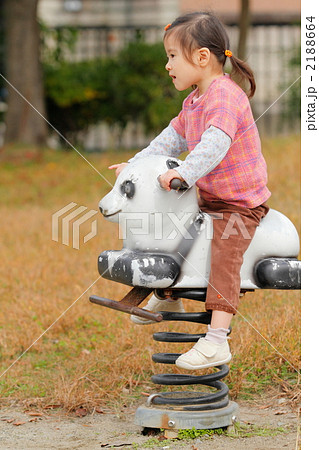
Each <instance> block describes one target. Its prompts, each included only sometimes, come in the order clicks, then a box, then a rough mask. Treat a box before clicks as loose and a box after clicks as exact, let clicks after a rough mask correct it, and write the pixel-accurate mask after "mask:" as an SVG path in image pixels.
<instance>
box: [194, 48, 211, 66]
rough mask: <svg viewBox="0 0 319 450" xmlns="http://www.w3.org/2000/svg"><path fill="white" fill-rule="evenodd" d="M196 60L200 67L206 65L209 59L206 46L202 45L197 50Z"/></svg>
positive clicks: (208, 51) (209, 55) (209, 54)
mask: <svg viewBox="0 0 319 450" xmlns="http://www.w3.org/2000/svg"><path fill="white" fill-rule="evenodd" d="M197 52H198V53H197V62H198V64H199V65H200V66H201V67H205V66H207V64H208V63H209V61H210V58H211V53H210V50H209V49H208V48H207V47H202V48H199V49H198V50H197Z"/></svg>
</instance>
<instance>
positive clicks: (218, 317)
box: [210, 310, 233, 329]
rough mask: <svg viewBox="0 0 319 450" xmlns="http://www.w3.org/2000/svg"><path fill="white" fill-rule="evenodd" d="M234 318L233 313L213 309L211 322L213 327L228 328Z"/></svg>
mask: <svg viewBox="0 0 319 450" xmlns="http://www.w3.org/2000/svg"><path fill="white" fill-rule="evenodd" d="M232 318H233V314H232V313H228V312H226V311H217V310H216V311H213V313H212V320H211V323H210V326H211V328H214V329H216V328H226V329H229V326H230V322H231V320H232Z"/></svg>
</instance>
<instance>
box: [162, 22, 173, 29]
mask: <svg viewBox="0 0 319 450" xmlns="http://www.w3.org/2000/svg"><path fill="white" fill-rule="evenodd" d="M171 25H172V24H171V23H168V24H167V25H166V27H165V28H164V30H165V31H167V30H168V29H169V27H170V26H171Z"/></svg>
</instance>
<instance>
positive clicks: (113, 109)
mask: <svg viewBox="0 0 319 450" xmlns="http://www.w3.org/2000/svg"><path fill="white" fill-rule="evenodd" d="M165 63H166V55H165V52H164V49H163V45H162V43H158V44H146V43H144V42H141V41H137V42H132V43H130V44H129V45H128V46H127V47H125V48H124V49H123V50H122V51H121V52H120V53H119V54H118V55H116V56H113V57H109V58H104V59H95V60H91V61H80V62H67V61H66V60H64V59H63V58H62V60H61V61H60V62H58V61H55V62H54V63H52V60H51V62H50V63H48V62H45V64H44V74H45V92H46V102H47V110H48V119H49V121H50V122H51V123H52V124H53V125H54V126H55V127H56V128H57V129H58V130H59V131H60V132H61V133H62V134H63V135H64V136H66V137H67V138H68V139H71V138H72V139H73V142H74V139H75V137H76V136H75V134H76V132H78V131H80V130H81V131H85V130H87V127H88V126H89V125H91V124H95V123H99V122H101V121H104V122H106V123H108V124H109V125H111V126H113V125H118V126H119V127H120V128H121V129H122V130H124V129H125V127H126V126H127V124H128V123H129V122H133V123H141V124H142V125H143V126H144V129H145V131H146V132H158V131H160V130H162V129H163V128H164V127H165V126H167V125H168V123H169V121H170V120H171V119H172V118H173V117H174V116H175V115H177V114H178V112H179V111H180V109H181V104H182V100H183V98H185V96H186V95H187V93H179V92H178V91H176V89H175V88H174V86H173V84H172V82H171V79H170V78H169V77H168V75H167V73H166V71H165V70H164V66H165Z"/></svg>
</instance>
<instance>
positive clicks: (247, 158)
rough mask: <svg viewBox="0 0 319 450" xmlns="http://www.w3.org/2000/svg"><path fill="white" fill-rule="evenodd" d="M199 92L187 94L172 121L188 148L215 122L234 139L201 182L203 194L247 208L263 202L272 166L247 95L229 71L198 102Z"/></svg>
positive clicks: (211, 199)
mask: <svg viewBox="0 0 319 450" xmlns="http://www.w3.org/2000/svg"><path fill="white" fill-rule="evenodd" d="M196 95H197V90H195V91H193V92H192V93H191V94H190V95H189V96H188V97H187V98H186V99H185V100H184V103H183V109H182V111H181V112H180V113H179V115H178V116H177V117H175V118H174V119H173V120H172V121H171V125H172V126H173V127H174V129H175V131H176V132H177V133H178V134H179V135H181V136H182V137H183V138H185V139H186V141H187V146H188V150H189V151H190V152H192V151H193V150H194V148H195V147H196V145H197V144H198V143H199V142H200V140H201V136H202V134H203V133H204V132H205V131H206V130H207V129H208V128H209V127H210V126H212V125H213V126H214V127H217V128H220V129H221V130H222V131H224V132H225V133H226V134H228V136H229V137H230V138H231V140H232V144H231V146H230V148H229V150H228V152H227V154H226V156H225V157H224V159H223V160H222V161H221V162H220V163H219V164H218V165H217V166H216V167H215V168H214V169H213V170H212V171H211V172H209V173H208V174H207V175H206V176H203V177H202V178H200V179H199V180H198V181H197V182H196V185H197V186H198V188H199V195H200V196H201V197H202V198H203V199H205V200H208V201H214V200H222V201H224V202H227V203H231V204H234V205H239V206H244V207H246V208H255V207H256V206H259V205H261V204H262V203H264V202H265V201H266V200H267V199H268V198H269V197H270V191H269V190H268V188H267V186H266V184H267V166H266V162H265V160H264V157H263V155H262V153H261V146H260V139H259V134H258V130H257V127H256V124H255V123H254V118H253V115H252V112H251V108H250V104H249V100H248V98H247V95H246V94H245V93H244V91H243V90H242V89H241V88H240V87H239V86H238V85H237V84H236V83H235V82H234V81H232V80H231V79H230V77H229V75H224V76H222V77H219V78H216V79H215V80H213V81H212V83H211V84H210V86H209V88H208V90H207V91H206V92H205V94H204V95H203V96H201V97H200V98H199V99H198V100H197V101H195V102H194V103H193V98H194V97H195V98H196ZM213 145H214V143H213V142H212V146H213Z"/></svg>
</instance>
